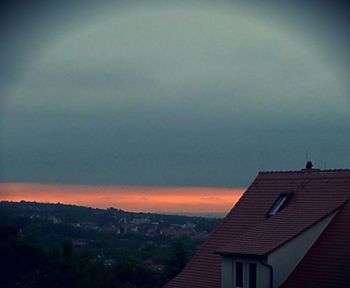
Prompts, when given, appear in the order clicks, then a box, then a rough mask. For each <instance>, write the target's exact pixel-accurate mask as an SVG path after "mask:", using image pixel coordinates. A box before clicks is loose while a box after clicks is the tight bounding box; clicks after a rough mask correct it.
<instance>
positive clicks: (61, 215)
mask: <svg viewBox="0 0 350 288" xmlns="http://www.w3.org/2000/svg"><path fill="white" fill-rule="evenodd" d="M220 220H221V219H220V218H208V217H191V216H181V215H163V214H154V213H133V212H126V211H123V210H120V209H115V208H109V209H96V208H88V207H81V206H74V205H64V204H59V203H57V204H47V203H36V202H26V201H21V202H8V201H2V202H0V228H1V227H14V228H15V229H16V230H17V231H18V233H19V235H20V237H22V238H24V239H26V240H27V241H29V242H31V243H35V244H36V245H40V246H41V247H43V249H46V250H50V249H51V250H54V249H58V248H59V247H62V245H63V243H64V242H65V241H69V243H70V245H71V247H72V249H73V252H74V253H77V254H79V253H80V254H81V253H83V252H84V253H89V255H90V257H91V258H92V259H95V260H94V261H98V262H99V263H101V265H104V266H107V267H108V266H109V267H112V266H115V265H118V264H120V263H124V262H125V261H127V260H131V261H137V262H138V263H139V264H140V265H142V266H143V267H145V269H149V270H151V271H154V272H155V273H158V274H162V273H168V272H167V271H166V270H167V265H168V264H169V261H170V260H169V259H171V257H173V256H174V249H176V246H177V245H178V243H179V241H182V246H183V247H182V249H183V251H184V253H185V254H184V255H185V258H186V261H187V260H188V259H190V257H192V255H193V254H194V253H195V252H196V250H197V249H198V247H199V245H201V244H202V243H203V242H204V241H205V240H206V239H207V237H208V236H209V234H210V233H211V232H212V231H213V230H214V229H215V228H216V227H217V225H218V223H219V222H220ZM177 253H178V252H177ZM184 264H185V263H184ZM182 266H183V265H182ZM174 273H175V272H174ZM163 278H164V279H165V278H166V277H165V276H164V277H163ZM155 287H156V286H155Z"/></svg>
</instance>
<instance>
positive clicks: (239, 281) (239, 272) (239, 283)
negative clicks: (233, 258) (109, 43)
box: [235, 262, 243, 287]
mask: <svg viewBox="0 0 350 288" xmlns="http://www.w3.org/2000/svg"><path fill="white" fill-rule="evenodd" d="M235 287H243V263H242V262H236V265H235Z"/></svg>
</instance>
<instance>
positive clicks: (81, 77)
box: [0, 0, 350, 187]
mask: <svg viewBox="0 0 350 288" xmlns="http://www.w3.org/2000/svg"><path fill="white" fill-rule="evenodd" d="M72 2H74V3H72ZM97 2H98V3H97ZM130 2H131V3H132V4H130ZM288 2H293V4H286V3H288ZM0 10H1V14H2V15H1V17H0V18H1V20H0V21H1V23H0V27H1V28H0V32H1V39H0V41H1V45H0V47H1V55H0V76H1V77H0V93H1V100H0V101H1V102H0V104H1V108H0V112H1V117H0V137H1V138H0V156H1V157H0V161H1V162H0V181H1V182H41V183H71V184H75V183H79V184H107V185H108V184H116V185H141V186H142V185H145V186H213V187H215V186H218V187H241V186H245V185H247V184H248V183H249V182H250V181H251V180H252V178H254V176H255V174H256V173H257V171H259V170H288V169H293V170H294V169H300V168H302V167H303V165H304V164H305V163H304V162H305V157H306V156H305V154H306V151H308V155H309V158H310V159H311V160H313V162H314V164H315V165H316V166H318V167H319V168H324V167H326V168H345V167H350V145H349V143H350V133H349V131H350V121H349V120H350V98H349V96H350V93H349V92H350V82H349V81H348V79H349V75H350V57H349V53H348V49H349V48H350V47H349V46H350V45H349V39H348V37H349V34H348V28H349V22H348V20H347V19H348V18H349V17H348V16H349V10H348V7H347V6H346V5H345V4H343V3H342V2H340V1H272V0H270V1H211V2H210V1H2V4H1V7H0Z"/></svg>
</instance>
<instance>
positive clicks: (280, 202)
mask: <svg viewBox="0 0 350 288" xmlns="http://www.w3.org/2000/svg"><path fill="white" fill-rule="evenodd" d="M292 196H293V192H292V191H289V192H282V193H281V194H280V195H279V196H278V198H277V199H276V201H275V203H273V205H272V207H271V208H270V210H269V211H268V212H267V214H266V217H271V216H273V215H276V214H277V213H278V212H279V211H281V210H282V209H283V207H284V206H286V204H287V202H288V201H289V199H290V198H291V197H292Z"/></svg>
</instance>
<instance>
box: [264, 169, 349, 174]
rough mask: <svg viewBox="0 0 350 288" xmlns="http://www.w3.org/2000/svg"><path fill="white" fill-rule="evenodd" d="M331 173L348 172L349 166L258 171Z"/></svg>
mask: <svg viewBox="0 0 350 288" xmlns="http://www.w3.org/2000/svg"><path fill="white" fill-rule="evenodd" d="M324 172H326V173H329V172H330V173H332V172H350V168H342V169H301V170H267V171H259V173H258V174H290V173H295V174H297V173H302V174H304V173H324Z"/></svg>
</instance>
